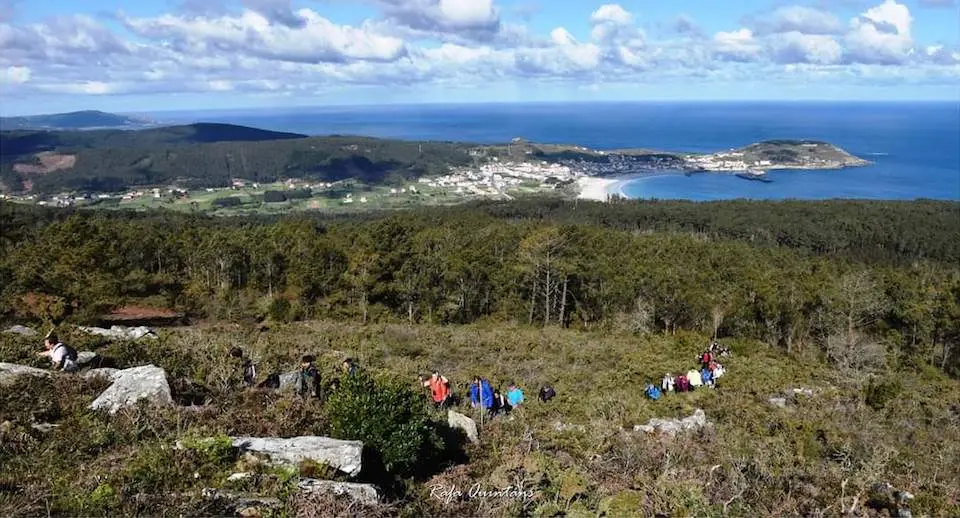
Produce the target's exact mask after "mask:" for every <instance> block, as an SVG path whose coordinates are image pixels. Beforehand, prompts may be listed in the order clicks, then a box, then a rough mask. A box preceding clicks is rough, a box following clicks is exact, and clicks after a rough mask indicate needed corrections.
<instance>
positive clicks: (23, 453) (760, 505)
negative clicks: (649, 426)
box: [0, 322, 960, 516]
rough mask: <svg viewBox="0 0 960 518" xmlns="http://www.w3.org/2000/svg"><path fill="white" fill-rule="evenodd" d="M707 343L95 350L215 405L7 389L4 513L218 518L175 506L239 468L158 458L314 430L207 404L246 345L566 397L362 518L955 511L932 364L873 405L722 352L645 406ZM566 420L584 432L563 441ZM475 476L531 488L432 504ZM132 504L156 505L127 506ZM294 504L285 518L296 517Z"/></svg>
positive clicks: (796, 369)
mask: <svg viewBox="0 0 960 518" xmlns="http://www.w3.org/2000/svg"><path fill="white" fill-rule="evenodd" d="M70 338H71V339H72V342H73V343H75V344H77V345H80V346H81V347H80V348H81V349H83V348H88V347H96V346H98V345H104V343H103V342H102V341H100V339H93V338H89V337H83V336H81V335H75V336H72V337H70ZM2 340H3V341H2V342H0V343H2V349H0V360H3V361H18V362H23V363H30V362H33V363H34V364H36V363H37V360H36V359H34V358H31V357H30V353H31V349H32V348H33V347H34V346H35V345H34V344H33V343H30V342H29V341H23V340H19V339H14V338H11V337H8V336H4V337H3V338H2ZM704 343H705V338H704V337H698V336H694V335H678V336H673V337H663V336H656V337H651V338H649V339H641V338H637V337H634V336H630V335H625V334H618V333H583V332H576V331H567V330H559V329H547V330H537V329H532V328H526V327H514V326H511V325H509V324H505V325H499V324H497V325H488V324H481V325H473V326H464V327H432V326H418V327H413V328H410V327H405V326H397V325H369V326H358V325H351V324H346V323H336V322H312V323H306V324H295V325H289V326H281V327H276V328H274V329H272V330H271V331H268V332H265V333H262V334H259V335H258V334H257V333H255V332H253V331H248V330H245V329H241V328H240V327H238V326H233V325H223V326H211V327H203V328H188V329H181V330H176V331H173V332H166V333H164V334H163V338H162V340H161V342H160V343H159V344H150V345H148V346H146V347H143V348H135V347H132V346H130V345H126V344H113V345H110V346H109V347H108V348H107V349H106V350H105V351H104V352H105V353H106V354H108V355H111V356H113V357H116V358H117V359H118V360H119V361H121V362H122V363H124V364H127V365H134V364H139V363H145V362H153V363H155V364H158V365H161V366H164V367H165V368H166V369H167V370H168V373H169V374H170V375H171V376H185V377H189V378H191V379H193V380H194V381H196V382H200V383H203V384H204V385H206V386H208V387H211V388H214V390H215V393H214V394H213V399H214V405H215V408H214V409H211V410H209V411H206V412H184V411H181V412H180V413H177V412H176V411H172V410H171V411H162V412H150V413H146V414H139V413H137V412H133V413H131V414H129V415H126V416H118V417H116V418H113V419H106V418H103V417H99V416H94V415H90V414H88V413H86V412H85V411H84V410H83V408H84V407H85V405H86V404H88V403H89V401H91V400H92V399H93V398H94V397H95V396H96V394H98V392H99V390H100V389H101V388H103V383H99V384H97V383H95V382H93V383H85V382H81V381H79V380H76V379H64V380H61V381H58V382H33V384H32V385H31V386H30V387H29V388H27V387H26V386H21V387H20V388H21V390H19V391H16V390H15V391H4V392H2V393H0V394H2V400H0V415H2V416H4V419H7V420H10V421H11V425H6V428H5V430H6V431H4V432H0V435H2V436H3V441H2V442H0V483H6V484H8V485H16V486H19V487H20V489H22V490H23V491H22V492H20V493H10V492H4V491H0V514H3V515H11V514H45V513H46V511H47V510H50V511H51V512H53V513H54V514H57V513H62V514H88V515H89V514H108V515H117V514H131V513H135V512H141V513H142V512H150V514H155V515H160V514H162V515H169V516H173V515H176V514H177V513H179V512H184V513H188V514H197V513H215V512H216V510H215V509H212V508H206V507H203V506H202V505H201V504H200V503H198V502H199V499H198V498H196V497H191V496H182V497H177V498H172V497H169V496H167V495H168V494H171V493H177V494H181V493H187V494H189V492H190V491H195V490H198V489H199V488H200V487H204V486H221V485H223V484H224V481H223V480H224V477H225V476H226V475H228V474H229V473H231V472H232V468H233V466H232V461H228V460H222V459H217V458H213V457H216V456H215V455H214V456H211V455H209V454H201V453H197V452H195V451H192V450H188V451H186V452H174V451H172V450H171V449H170V447H169V446H170V445H171V444H172V443H173V442H174V441H175V440H176V439H178V438H180V437H183V436H208V435H212V434H215V433H218V432H219V433H227V434H246V433H250V434H264V435H266V434H274V435H283V436H292V435H300V434H312V433H324V431H325V426H326V425H325V420H324V417H323V410H322V407H321V406H320V405H318V404H314V403H310V404H303V403H301V402H298V401H296V400H295V399H292V398H287V397H281V398H279V399H278V398H277V397H276V396H253V395H249V394H246V395H243V394H234V393H218V392H216V390H217V389H216V387H217V386H218V385H219V384H220V383H221V382H222V380H223V379H225V377H226V376H227V374H228V372H229V370H228V366H227V365H226V364H225V363H224V361H223V360H221V359H219V355H221V354H223V351H225V350H226V348H227V347H228V346H229V345H231V344H241V345H243V346H244V347H245V348H246V349H247V350H249V351H250V352H251V353H252V354H253V356H254V357H255V358H257V359H258V360H259V361H260V364H261V369H260V370H261V376H263V375H265V374H266V372H269V371H270V370H273V369H279V368H282V369H283V370H286V369H289V368H290V367H291V366H292V365H295V363H296V359H297V358H298V357H299V355H300V354H303V353H306V352H315V353H318V354H319V355H320V357H321V362H320V363H321V365H322V367H323V368H324V370H325V371H327V372H326V373H325V375H326V376H327V377H329V376H330V372H331V371H332V369H333V368H335V366H336V364H337V363H338V362H339V359H340V358H342V357H343V356H353V357H356V358H359V359H360V361H361V364H362V365H363V366H364V367H365V368H370V369H375V370H386V371H389V372H390V373H393V374H395V375H398V376H402V377H403V378H404V379H408V380H410V382H411V387H414V386H415V382H414V379H415V376H416V374H418V373H425V372H427V371H428V369H430V368H432V367H434V366H436V367H438V368H440V369H441V370H442V371H443V372H445V373H446V375H447V376H448V377H449V378H450V379H451V380H452V381H453V382H454V383H455V385H456V389H457V391H458V392H462V391H463V384H464V383H465V382H467V380H468V379H469V378H470V377H471V376H473V375H475V374H480V375H484V376H488V377H489V378H490V379H491V380H492V381H494V383H495V385H499V386H501V387H505V385H506V383H508V382H509V381H511V380H516V381H517V382H519V383H520V384H521V386H523V388H524V389H525V391H526V394H527V398H528V400H532V399H534V398H535V392H536V385H537V384H538V383H543V382H550V383H553V384H554V386H555V387H556V388H557V390H558V392H559V396H558V398H557V399H556V400H555V401H554V402H552V403H550V404H548V405H541V404H537V403H535V402H531V404H529V405H528V406H527V407H525V408H523V409H521V410H519V411H517V412H515V414H514V419H513V420H512V421H508V420H504V419H499V418H498V419H497V420H495V421H494V422H492V423H488V424H487V425H486V426H485V427H484V429H483V431H482V436H483V445H482V446H480V447H478V448H472V449H470V450H468V453H469V455H470V463H469V464H468V465H466V466H460V467H454V468H450V469H448V470H446V471H445V472H444V473H442V474H440V475H438V476H437V477H435V478H434V479H432V480H429V481H420V482H418V483H415V484H414V485H413V486H411V487H410V490H409V491H407V492H406V494H405V496H403V497H402V498H401V499H400V500H399V501H395V502H393V504H392V505H390V506H384V507H383V508H380V509H376V510H368V511H369V512H370V513H381V514H408V515H411V514H412V515H435V516H450V515H479V516H502V515H517V514H526V515H537V516H549V515H550V513H552V512H555V511H566V512H568V515H578V514H577V513H587V514H586V515H594V516H595V515H596V513H601V512H605V513H606V515H607V516H623V515H630V514H634V513H640V514H644V515H650V514H652V513H655V512H662V513H671V514H673V515H691V514H696V515H699V516H707V515H711V516H714V515H721V514H722V513H723V512H724V511H727V512H728V513H729V514H730V515H734V516H759V515H786V514H792V513H800V514H804V515H813V514H817V513H818V512H823V513H825V514H827V515H834V514H838V513H839V510H840V507H841V505H846V506H849V505H851V503H852V501H853V496H854V495H857V494H860V496H861V498H860V503H861V504H862V503H863V501H864V498H865V497H866V493H864V490H865V488H867V487H869V486H870V485H871V484H873V483H877V482H889V483H891V484H893V485H895V486H897V487H899V488H902V489H906V490H909V491H911V492H913V493H915V494H916V495H917V499H916V501H915V503H914V505H913V509H914V512H915V513H917V514H921V513H924V512H927V513H931V514H932V515H936V516H946V515H956V514H957V513H958V512H960V507H958V506H957V504H956V498H957V497H960V494H958V493H957V486H956V484H955V482H956V480H960V467H958V466H957V464H956V463H955V462H954V461H953V460H951V459H956V458H960V423H958V422H957V418H956V417H955V416H954V417H951V414H950V413H949V411H948V405H949V404H950V402H955V401H957V400H958V399H960V384H958V383H957V382H956V381H951V380H947V379H945V378H943V377H942V376H940V375H939V374H935V373H931V372H927V371H921V372H912V373H909V374H900V375H897V376H898V377H899V378H900V379H902V382H903V384H904V391H903V392H902V394H901V396H900V397H899V398H897V399H894V400H892V401H891V402H890V403H888V404H887V406H886V408H883V409H881V410H875V409H872V408H870V407H868V406H866V405H865V404H864V401H863V392H862V390H863V382H862V380H857V379H853V378H849V377H844V376H841V375H840V374H839V373H837V372H836V371H833V370H831V369H830V368H828V367H827V366H826V365H825V364H823V363H822V362H821V361H820V360H819V359H816V358H812V357H809V358H808V357H803V356H802V353H801V356H797V357H795V358H783V357H781V355H780V353H778V352H776V351H774V350H772V349H770V348H768V347H767V346H765V345H762V344H759V343H753V342H750V343H747V342H731V345H732V347H733V350H734V353H735V354H734V356H733V357H732V358H730V359H728V360H727V361H726V362H725V365H726V366H727V367H728V374H727V376H726V377H725V378H723V379H722V382H723V383H722V386H721V388H720V389H719V390H717V391H701V392H697V393H693V394H686V395H672V396H668V397H666V398H665V399H664V400H662V401H660V402H657V403H651V402H648V401H646V400H644V399H643V398H642V396H641V392H642V383H643V382H644V381H645V379H646V378H647V377H651V378H654V379H655V378H657V377H658V376H660V375H662V374H663V372H666V371H667V370H671V371H677V370H680V369H686V368H689V367H690V366H691V364H692V363H693V359H694V356H695V354H696V353H697V352H698V349H699V347H700V346H701V345H702V344H704ZM792 387H811V388H813V387H817V388H822V389H824V390H823V392H822V393H821V394H820V395H818V396H816V397H815V398H814V399H811V400H809V401H801V402H799V403H798V404H797V405H796V406H794V407H791V408H790V409H787V410H781V409H776V408H774V407H772V406H771V405H769V404H768V403H767V401H766V400H767V398H769V397H771V396H773V395H775V394H776V393H778V392H782V391H783V390H784V389H787V388H792ZM425 397H426V396H425ZM698 407H699V408H703V409H704V410H705V411H706V415H707V418H708V419H709V420H710V421H712V422H714V423H715V426H714V427H713V428H712V429H710V430H707V431H705V432H704V433H703V434H700V435H687V436H681V437H678V438H676V439H673V440H669V439H657V438H653V437H647V436H641V435H638V434H633V433H622V432H621V431H620V427H621V426H623V427H627V428H631V427H632V426H633V425H634V424H637V423H643V422H646V421H647V420H648V419H649V418H651V417H655V416H663V417H682V416H686V415H689V414H690V413H691V412H692V411H693V410H694V409H695V408H698ZM465 412H466V413H470V414H473V412H472V411H468V410H465ZM31 418H36V419H37V420H38V421H44V420H49V421H54V422H60V423H62V424H63V427H62V428H61V429H59V430H57V431H54V432H52V433H50V434H49V435H46V436H44V435H42V434H40V433H39V432H33V431H30V430H29V426H28V424H29V421H30V419H31ZM437 418H438V419H440V420H443V416H441V415H437ZM558 421H560V422H563V423H566V424H575V425H585V426H586V429H585V431H584V432H578V431H565V432H557V431H556V430H555V429H554V426H555V423H557V422H558ZM53 452H58V453H57V454H54V453H53ZM194 472H195V473H197V478H194V477H193V476H192V473H194ZM282 482H283V480H282V477H280V479H279V480H278V481H275V482H273V483H272V484H273V485H270V484H268V485H267V486H266V487H265V488H262V490H263V491H266V492H268V493H270V492H273V493H277V492H282V491H283V488H284V486H283V484H282ZM474 483H480V484H481V485H482V486H483V487H484V488H486V489H496V488H502V487H505V486H507V485H510V484H520V483H523V484H524V486H525V487H533V488H535V489H536V493H535V496H534V498H533V500H531V501H526V502H518V501H516V500H512V499H509V498H508V499H488V500H480V499H473V500H470V499H467V500H464V501H454V502H451V503H448V504H444V503H442V502H440V501H438V500H436V499H433V498H430V496H429V494H430V487H431V486H432V485H434V484H457V485H459V486H460V488H461V490H463V491H465V492H466V490H467V489H468V488H469V487H470V486H471V485H473V484H474ZM0 485H2V484H0ZM107 486H109V488H110V489H105V487H107ZM98 487H100V489H99V490H97V488H98ZM113 488H116V489H113ZM111 490H112V492H111ZM91 492H94V494H95V495H97V498H94V497H93V496H91ZM137 493H149V494H150V495H149V496H147V497H146V498H145V499H141V500H139V501H138V500H136V499H135V497H134V495H135V494H137ZM842 495H843V496H845V499H844V500H841V496H842ZM951 499H953V500H952V502H953V503H951ZM301 504H302V502H301ZM296 505H297V504H296V503H291V504H290V506H289V507H288V511H290V512H291V513H293V512H294V511H296ZM312 505H319V504H318V503H317V502H313V504H312ZM323 505H326V506H327V507H320V509H321V510H317V509H316V508H310V509H307V508H301V509H300V511H301V514H302V515H306V516H320V515H324V516H330V515H334V514H337V509H340V510H341V511H343V513H344V514H350V513H356V509H353V510H351V511H346V510H345V509H343V508H342V507H340V508H338V507H335V506H334V507H329V506H330V505H335V504H332V503H330V502H327V503H326V504H323ZM618 509H619V511H618ZM324 513H326V514H324ZM581 515H584V514H581Z"/></svg>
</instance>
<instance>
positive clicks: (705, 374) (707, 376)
mask: <svg viewBox="0 0 960 518" xmlns="http://www.w3.org/2000/svg"><path fill="white" fill-rule="evenodd" d="M700 377H701V378H703V384H704V385H705V386H707V387H711V388H712V387H713V373H712V372H710V369H709V368H707V367H704V368H703V369H702V370H701V371H700Z"/></svg>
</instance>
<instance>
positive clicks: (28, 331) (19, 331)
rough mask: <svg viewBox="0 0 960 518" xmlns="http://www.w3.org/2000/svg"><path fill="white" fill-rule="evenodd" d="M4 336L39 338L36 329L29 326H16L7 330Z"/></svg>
mask: <svg viewBox="0 0 960 518" xmlns="http://www.w3.org/2000/svg"><path fill="white" fill-rule="evenodd" d="M3 334H5V335H20V336H37V331H36V329H34V328H32V327H27V326H21V325H15V326H13V327H10V328H8V329H6V330H5V331H4V332H3Z"/></svg>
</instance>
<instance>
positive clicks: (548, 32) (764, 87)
mask: <svg viewBox="0 0 960 518" xmlns="http://www.w3.org/2000/svg"><path fill="white" fill-rule="evenodd" d="M958 9H960V8H958V5H957V0H811V1H796V2H794V1H791V0H739V1H737V2H720V1H717V0H670V1H666V0H623V1H621V2H618V3H612V2H603V1H597V2H594V1H590V0H567V1H564V0H552V1H547V0H138V1H137V2H132V1H120V0H87V1H84V2H78V1H76V0H43V1H26V0H0V113H3V114H5V115H16V114H29V113H49V112H57V111H67V110H77V109H102V110H111V111H121V112H151V111H162V110H193V109H219V108H245V107H270V106H278V107H295V106H320V105H339V104H381V103H383V104H386V103H422V102H431V103H436V102H449V103H457V102H504V101H505V102H532V101H606V100H616V101H623V100H658V101H659V100H780V99H787V100H848V99H854V100H932V99H950V100H958V99H960V91H958V88H960V87H958V84H960V34H958V32H960V28H958V27H960V12H958Z"/></svg>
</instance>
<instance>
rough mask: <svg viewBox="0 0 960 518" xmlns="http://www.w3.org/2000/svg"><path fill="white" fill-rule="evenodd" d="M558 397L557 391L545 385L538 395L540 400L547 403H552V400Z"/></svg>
mask: <svg viewBox="0 0 960 518" xmlns="http://www.w3.org/2000/svg"><path fill="white" fill-rule="evenodd" d="M556 395H557V391H556V390H553V387H551V386H550V385H544V386H542V387H540V393H539V394H538V395H537V397H538V398H539V399H540V401H541V402H543V403H546V402H547V401H550V400H551V399H553V398H554V397H556Z"/></svg>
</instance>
